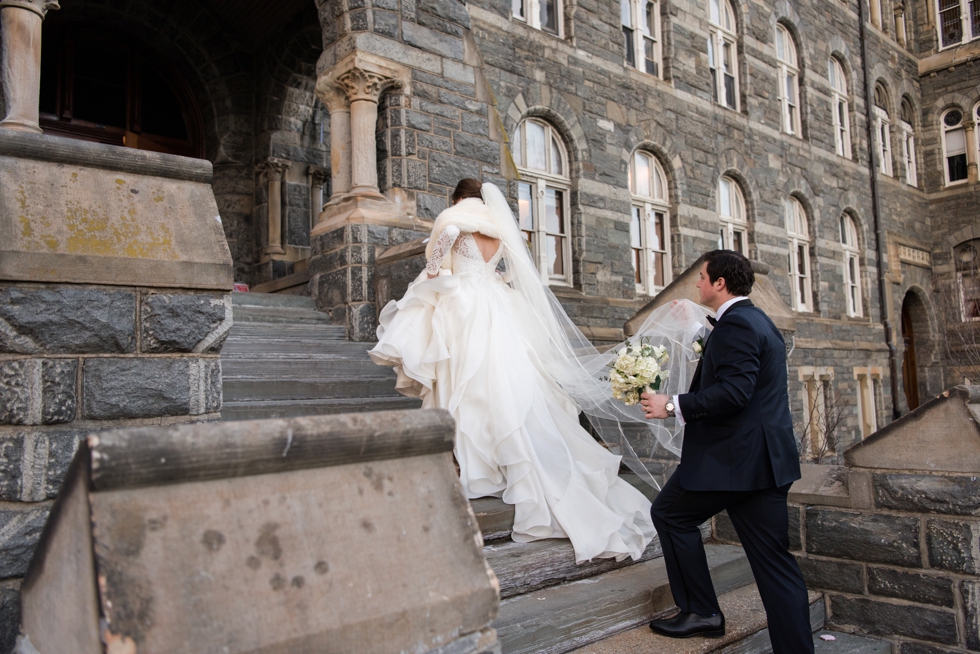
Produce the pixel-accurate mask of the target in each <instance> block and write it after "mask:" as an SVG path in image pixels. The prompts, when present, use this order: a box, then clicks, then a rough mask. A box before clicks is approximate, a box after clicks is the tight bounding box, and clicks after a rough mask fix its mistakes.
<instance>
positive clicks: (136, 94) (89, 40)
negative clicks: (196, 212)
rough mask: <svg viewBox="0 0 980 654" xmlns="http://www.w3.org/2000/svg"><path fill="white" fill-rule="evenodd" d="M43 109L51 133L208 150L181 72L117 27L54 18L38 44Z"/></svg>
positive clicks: (196, 153)
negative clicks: (99, 27) (104, 28)
mask: <svg viewBox="0 0 980 654" xmlns="http://www.w3.org/2000/svg"><path fill="white" fill-rule="evenodd" d="M45 27H46V28H47V27H48V26H47V25H45ZM40 110H41V121H40V122H41V128H42V129H43V130H44V131H45V132H46V133H48V134H55V135H58V136H67V137H68V138H75V139H80V140H84V141H95V142H97V143H106V144H109V145H123V146H126V147H130V148H137V149H140V150H150V151H153V152H164V153H168V154H179V155H183V156H186V157H203V156H204V147H203V145H204V144H203V131H204V130H203V126H202V123H201V118H200V112H199V111H198V109H197V106H196V104H195V102H194V101H193V98H192V96H191V94H190V92H189V90H188V88H187V86H186V84H185V83H184V81H183V79H181V77H180V75H179V74H178V73H177V72H176V71H175V70H173V69H172V67H170V66H168V65H167V64H166V63H165V62H163V61H161V60H160V59H159V57H157V56H155V55H154V54H153V53H152V52H150V51H149V50H148V49H147V48H146V47H145V46H143V45H141V44H140V43H138V42H136V41H133V40H131V39H127V38H126V37H124V36H122V35H119V34H114V33H111V32H105V31H101V30H97V29H94V28H89V27H85V26H79V25H75V24H58V23H57V22H56V21H55V22H52V24H51V26H50V28H48V29H46V30H45V32H44V48H43V49H42V51H41V96H40Z"/></svg>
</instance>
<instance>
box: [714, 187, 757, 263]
mask: <svg viewBox="0 0 980 654" xmlns="http://www.w3.org/2000/svg"><path fill="white" fill-rule="evenodd" d="M722 179H726V180H728V182H729V183H730V184H731V186H732V188H733V190H734V192H733V193H732V198H733V201H734V202H735V203H736V204H737V205H738V207H739V209H740V210H741V213H742V216H741V218H738V217H735V216H725V215H722V213H721V180H722ZM715 189H716V191H715V192H716V193H717V194H718V200H717V202H716V207H717V209H716V210H717V212H718V222H719V223H721V230H724V231H723V232H722V233H721V243H719V246H720V247H721V249H724V250H734V249H735V233H736V232H738V233H740V234H741V235H742V246H743V248H744V249H745V252H742V254H744V255H745V256H748V255H749V253H748V250H749V220H748V216H746V215H745V196H744V195H743V194H742V187H741V185H740V184H739V183H738V182H737V181H735V180H734V179H732V178H731V177H726V176H722V177H721V178H719V180H718V184H717V185H716V186H715ZM721 230H719V231H721Z"/></svg>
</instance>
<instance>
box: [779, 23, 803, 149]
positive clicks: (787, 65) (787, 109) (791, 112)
mask: <svg viewBox="0 0 980 654" xmlns="http://www.w3.org/2000/svg"><path fill="white" fill-rule="evenodd" d="M780 32H782V34H783V44H784V47H785V48H786V49H790V50H791V51H792V54H793V57H792V58H793V59H796V60H797V62H798V61H799V59H798V56H799V55H798V53H797V50H796V41H794V40H793V35H792V34H790V33H789V30H788V29H786V28H785V27H783V26H782V25H776V39H777V45H776V80H777V81H776V97H777V98H778V99H779V107H780V112H779V113H780V122H781V123H782V129H783V132H784V133H786V134H792V135H793V136H800V137H802V136H803V125H802V123H801V122H800V104H801V99H800V69H799V65H798V63H794V62H792V61H790V60H789V59H788V58H787V59H780V58H779V46H778V39H779V33H780ZM790 79H791V80H792V83H793V90H794V95H795V96H796V104H795V105H791V104H790V103H789V98H788V97H787V95H786V87H787V81H788V80H790ZM792 125H795V126H796V128H795V130H794V129H793V128H792Z"/></svg>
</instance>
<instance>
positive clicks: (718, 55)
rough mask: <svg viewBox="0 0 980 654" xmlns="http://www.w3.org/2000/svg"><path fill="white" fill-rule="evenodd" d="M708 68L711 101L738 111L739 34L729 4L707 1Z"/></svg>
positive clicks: (725, 0) (719, 0) (716, 0)
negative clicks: (709, 71) (709, 72)
mask: <svg viewBox="0 0 980 654" xmlns="http://www.w3.org/2000/svg"><path fill="white" fill-rule="evenodd" d="M708 68H709V69H710V70H711V96H712V98H713V99H714V101H715V102H717V103H718V104H720V105H723V106H725V107H728V108H729V109H735V110H738V34H737V33H736V23H735V10H734V9H732V5H731V2H730V1H729V0H708Z"/></svg>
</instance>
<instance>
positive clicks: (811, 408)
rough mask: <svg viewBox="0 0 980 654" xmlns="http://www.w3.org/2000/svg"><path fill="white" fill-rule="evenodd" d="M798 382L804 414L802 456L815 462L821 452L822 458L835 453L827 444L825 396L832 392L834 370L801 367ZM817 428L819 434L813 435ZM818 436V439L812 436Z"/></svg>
mask: <svg viewBox="0 0 980 654" xmlns="http://www.w3.org/2000/svg"><path fill="white" fill-rule="evenodd" d="M799 376H800V381H801V382H802V384H803V388H802V389H801V390H802V394H803V409H804V411H805V412H806V413H805V414H804V417H803V429H804V433H803V442H802V443H801V444H800V445H801V449H802V450H803V451H802V454H803V456H804V458H805V459H806V460H808V461H812V460H816V459H818V458H821V457H820V453H821V450H823V448H824V447H826V450H824V456H826V455H828V454H829V455H833V454H835V453H836V448H834V447H833V444H832V443H827V426H828V425H827V418H828V415H827V394H828V391H830V392H832V391H833V388H832V382H833V380H834V377H835V375H834V369H833V368H832V367H825V366H801V367H800V368H799ZM818 427H819V433H818V434H817V433H815V432H816V430H817V428H818ZM815 435H819V439H815V438H814V436H815Z"/></svg>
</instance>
